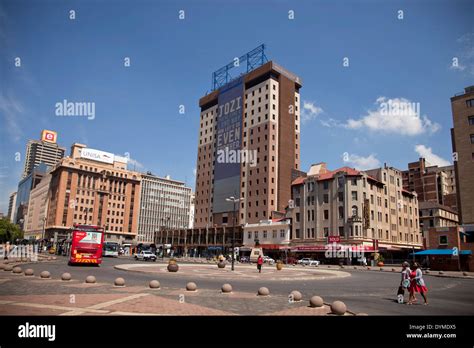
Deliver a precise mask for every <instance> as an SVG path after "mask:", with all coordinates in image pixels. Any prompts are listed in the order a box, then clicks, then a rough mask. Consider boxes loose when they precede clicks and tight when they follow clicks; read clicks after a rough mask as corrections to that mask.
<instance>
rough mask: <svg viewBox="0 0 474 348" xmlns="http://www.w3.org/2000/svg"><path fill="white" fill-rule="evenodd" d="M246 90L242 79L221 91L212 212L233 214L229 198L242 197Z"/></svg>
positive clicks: (218, 108)
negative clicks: (242, 155) (244, 95)
mask: <svg viewBox="0 0 474 348" xmlns="http://www.w3.org/2000/svg"><path fill="white" fill-rule="evenodd" d="M243 91H244V88H243V78H242V77H241V78H238V79H236V80H234V81H232V82H230V83H228V84H227V85H225V86H223V87H222V88H221V90H219V96H218V106H217V116H216V126H217V132H216V164H215V167H214V201H213V213H222V212H229V211H233V209H234V208H233V203H231V202H227V201H226V198H228V197H230V196H235V197H236V198H238V197H239V195H240V163H241V161H240V153H241V147H242V102H243Z"/></svg>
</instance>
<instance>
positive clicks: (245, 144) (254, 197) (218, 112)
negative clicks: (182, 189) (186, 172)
mask: <svg viewBox="0 0 474 348" xmlns="http://www.w3.org/2000/svg"><path fill="white" fill-rule="evenodd" d="M301 86H302V84H301V80H300V78H299V77H298V76H296V75H294V74H292V73H290V72H289V71H287V70H286V69H284V68H282V67H281V66H279V65H278V64H276V63H274V62H272V61H270V62H267V63H266V64H263V65H261V66H260V67H258V68H256V69H254V70H252V71H250V72H248V73H247V74H245V75H243V76H241V77H240V78H238V79H235V80H233V81H231V82H229V83H228V84H226V85H224V86H222V87H220V88H219V89H217V90H215V91H213V92H212V93H210V94H208V95H206V96H204V97H202V98H201V99H200V101H199V106H200V108H201V115H200V118H201V120H200V128H199V144H198V156H197V157H198V158H197V168H196V170H197V172H196V197H195V216H194V227H195V228H203V227H213V226H222V225H226V224H229V225H231V224H232V216H233V211H234V207H233V203H232V202H229V201H227V200H226V198H229V197H231V196H233V197H235V198H240V199H241V200H240V202H238V204H237V206H236V211H237V212H238V219H237V224H245V223H256V222H259V221H260V220H266V219H269V218H271V217H272V215H274V212H276V211H284V209H285V207H286V206H287V205H288V201H289V200H290V199H291V182H292V175H293V174H294V170H299V169H300V94H299V90H300V88H301Z"/></svg>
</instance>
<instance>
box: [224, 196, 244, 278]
mask: <svg viewBox="0 0 474 348" xmlns="http://www.w3.org/2000/svg"><path fill="white" fill-rule="evenodd" d="M225 200H226V201H227V202H232V203H233V205H234V214H233V216H232V241H231V244H232V266H231V270H232V271H233V270H234V264H235V215H236V212H237V210H236V208H235V207H236V203H239V202H240V200H241V198H235V197H234V196H231V197H229V198H226V199H225Z"/></svg>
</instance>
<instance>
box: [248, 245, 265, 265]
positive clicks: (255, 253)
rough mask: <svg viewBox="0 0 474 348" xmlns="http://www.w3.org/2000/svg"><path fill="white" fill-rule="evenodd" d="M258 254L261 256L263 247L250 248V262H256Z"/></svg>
mask: <svg viewBox="0 0 474 348" xmlns="http://www.w3.org/2000/svg"><path fill="white" fill-rule="evenodd" d="M259 256H262V257H263V249H262V248H252V251H251V252H250V262H257V259H258V257H259Z"/></svg>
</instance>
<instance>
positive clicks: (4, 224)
mask: <svg viewBox="0 0 474 348" xmlns="http://www.w3.org/2000/svg"><path fill="white" fill-rule="evenodd" d="M22 238H23V231H21V230H20V227H19V226H18V225H15V224H12V223H11V222H10V220H8V219H6V218H3V219H0V242H2V243H5V242H7V241H8V242H14V241H15V240H16V239H22Z"/></svg>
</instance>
